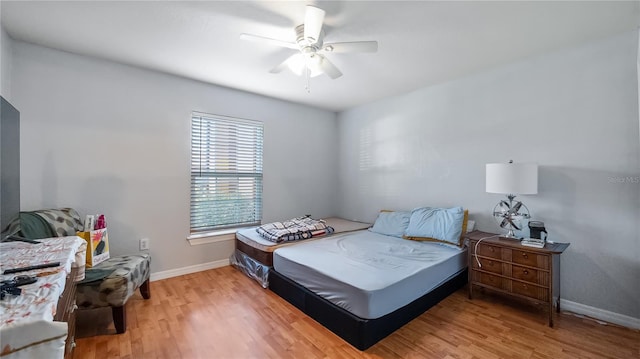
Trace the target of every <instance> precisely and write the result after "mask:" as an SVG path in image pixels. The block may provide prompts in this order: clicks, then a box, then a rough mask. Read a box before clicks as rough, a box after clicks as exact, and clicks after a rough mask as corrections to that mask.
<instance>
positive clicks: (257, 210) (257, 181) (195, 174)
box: [187, 111, 264, 244]
mask: <svg viewBox="0 0 640 359" xmlns="http://www.w3.org/2000/svg"><path fill="white" fill-rule="evenodd" d="M196 121H200V124H202V122H205V121H208V122H210V123H212V124H211V125H210V126H212V127H213V126H215V124H216V121H217V122H218V124H219V125H221V126H223V127H227V131H229V130H228V128H229V127H233V126H234V125H237V126H238V127H237V128H236V130H240V129H241V128H240V126H242V125H244V126H249V128H251V127H254V128H253V129H249V130H245V131H249V133H250V134H254V133H255V134H256V135H258V138H256V139H254V140H251V141H247V142H246V143H244V144H245V146H246V147H247V148H250V151H249V152H251V151H253V152H255V154H254V157H253V162H254V163H253V164H252V166H253V167H254V171H246V170H244V171H243V170H242V169H238V168H236V169H235V171H230V170H229V169H227V170H223V171H217V172H216V171H215V170H214V171H209V172H208V173H209V175H208V176H203V168H202V162H203V160H202V158H203V155H202V153H203V152H204V151H203V150H202V149H203V148H204V147H207V148H208V149H209V150H213V148H215V147H216V144H215V143H213V144H210V145H207V146H205V145H203V142H206V141H203V140H202V138H200V139H198V140H196V139H195V138H194V137H196V136H200V137H201V136H202V134H203V132H202V131H203V127H201V128H200V130H198V131H196V129H195V126H196V124H195V122H196ZM209 131H210V130H209ZM229 132H231V131H229ZM223 136H224V134H223ZM217 140H218V141H220V139H219V138H218V139H217ZM194 141H197V142H194ZM207 141H216V138H215V136H211V137H208V138H207ZM196 144H199V147H198V148H196V146H194V145H196ZM242 144H243V143H242V142H237V139H236V142H234V143H233V147H232V149H231V152H234V153H236V154H237V150H238V148H239V147H242ZM247 145H248V146H247ZM189 147H190V152H189V177H190V180H189V182H190V184H189V236H188V237H187V239H188V240H190V242H191V244H194V243H193V242H194V240H195V241H202V239H204V238H206V237H212V236H223V235H224V236H225V237H228V235H229V234H231V235H233V233H235V231H236V230H237V229H238V228H245V227H250V226H255V225H260V224H261V223H262V200H263V179H264V169H263V163H264V123H263V122H262V121H257V120H249V119H243V118H237V117H231V116H223V115H216V114H210V113H204V112H199V111H192V113H191V119H190V143H189ZM227 150H229V149H228V148H227ZM218 151H220V149H218ZM196 152H199V156H200V157H199V159H198V161H197V162H196V161H195V159H196V156H197V155H196V154H195V153H196ZM223 152H225V151H223ZM230 162H232V163H233V164H234V166H236V167H237V165H238V164H240V165H243V164H244V165H246V164H248V163H250V162H251V161H249V162H246V161H242V160H241V159H238V158H233V160H231V161H230ZM196 163H197V164H199V165H200V170H199V171H196V170H194V166H197V164H196ZM213 167H215V164H214V165H213ZM216 173H218V174H219V175H218V176H216ZM234 174H237V176H234ZM198 178H200V183H201V184H202V183H203V182H204V184H202V185H203V186H205V187H206V186H209V185H212V186H214V187H215V186H217V185H218V184H217V183H216V182H215V180H214V181H213V182H208V181H207V180H203V178H218V179H220V178H223V179H224V178H226V179H227V180H228V181H229V180H231V181H230V182H232V179H234V178H235V179H236V180H237V181H238V182H236V186H237V187H234V191H233V192H232V193H235V194H236V195H237V194H238V192H237V191H238V190H239V189H240V186H241V182H242V179H245V180H246V179H254V183H253V184H252V186H253V187H254V188H253V189H252V191H251V192H250V193H252V195H253V197H250V201H253V203H254V204H253V211H254V214H255V217H254V219H255V220H254V221H248V222H236V223H229V224H221V225H215V224H213V223H210V224H212V225H211V226H208V227H204V226H195V227H194V222H195V221H194V214H195V215H198V213H200V214H203V213H206V211H207V210H206V209H205V210H201V211H197V210H195V211H194V204H196V202H197V201H194V198H195V197H196V196H197V195H198V193H197V191H196V187H197V182H198ZM223 186H224V185H223ZM248 188H251V185H250V186H249V187H248ZM212 197H213V196H212ZM236 200H237V201H238V199H236ZM212 201H215V199H213V200H212ZM235 205H236V206H237V205H238V203H236V204H235ZM205 222H206V221H205ZM205 224H206V223H205ZM223 240H226V239H223ZM206 242H208V241H205V243H206Z"/></svg>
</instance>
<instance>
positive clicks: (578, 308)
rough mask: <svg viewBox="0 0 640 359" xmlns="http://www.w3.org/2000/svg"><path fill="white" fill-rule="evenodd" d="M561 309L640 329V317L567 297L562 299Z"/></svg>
mask: <svg viewBox="0 0 640 359" xmlns="http://www.w3.org/2000/svg"><path fill="white" fill-rule="evenodd" d="M560 309H562V311H568V312H573V313H576V314H581V315H586V316H588V317H591V318H593V319H597V320H601V321H604V322H609V323H613V324H618V325H622V326H623V327H627V328H633V329H640V318H634V317H630V316H628V315H624V314H618V313H614V312H610V311H608V310H604V309H600V308H595V307H590V306H588V305H584V304H580V303H576V302H572V301H569V300H566V299H560Z"/></svg>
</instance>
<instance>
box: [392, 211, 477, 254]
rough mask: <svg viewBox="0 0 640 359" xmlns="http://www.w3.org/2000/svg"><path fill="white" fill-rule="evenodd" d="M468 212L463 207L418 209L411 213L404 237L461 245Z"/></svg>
mask: <svg viewBox="0 0 640 359" xmlns="http://www.w3.org/2000/svg"><path fill="white" fill-rule="evenodd" d="M465 217H466V212H465V210H464V209H463V208H462V207H453V208H432V207H423V208H416V209H414V210H413V211H411V217H410V219H409V226H407V230H406V231H405V235H404V237H405V238H407V239H413V240H424V241H429V240H437V241H443V242H446V243H450V244H454V245H457V246H460V245H461V239H460V238H461V236H462V230H463V223H464V222H465Z"/></svg>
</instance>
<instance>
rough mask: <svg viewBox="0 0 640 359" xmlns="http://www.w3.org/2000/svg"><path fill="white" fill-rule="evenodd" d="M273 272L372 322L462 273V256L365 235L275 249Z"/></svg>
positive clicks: (432, 245)
mask: <svg viewBox="0 0 640 359" xmlns="http://www.w3.org/2000/svg"><path fill="white" fill-rule="evenodd" d="M273 265H274V269H275V270H276V272H278V273H280V274H282V275H284V276H285V277H287V278H289V279H291V280H293V281H295V282H297V283H299V284H300V285H302V286H304V287H305V288H307V289H309V290H310V291H311V292H314V293H315V294H317V295H319V296H320V297H322V298H325V299H327V300H328V301H330V302H331V303H333V304H335V305H337V306H339V307H341V308H344V309H345V310H347V311H349V312H351V313H352V314H354V315H356V316H358V317H360V318H364V319H375V318H379V317H382V316H384V315H385V314H388V313H391V312H393V311H394V310H396V309H398V308H401V307H403V306H405V305H407V304H409V303H411V302H412V301H414V300H415V299H417V298H419V297H421V296H423V295H425V294H426V293H428V292H430V291H431V290H432V289H434V288H436V287H437V286H438V285H440V284H441V283H443V282H445V281H447V280H448V279H449V278H452V277H454V276H455V275H457V274H458V273H460V272H461V271H464V270H465V268H466V267H467V250H466V249H458V248H452V247H450V246H444V245H440V244H437V243H432V242H417V241H410V240H405V239H401V238H397V237H390V236H385V235H381V234H377V233H373V232H370V231H357V232H351V233H345V234H340V235H335V236H332V237H330V238H326V239H325V240H322V241H310V242H305V243H300V244H298V245H296V246H287V247H281V248H278V249H277V250H276V251H274V254H273Z"/></svg>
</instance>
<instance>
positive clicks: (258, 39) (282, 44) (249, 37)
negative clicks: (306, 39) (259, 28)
mask: <svg viewBox="0 0 640 359" xmlns="http://www.w3.org/2000/svg"><path fill="white" fill-rule="evenodd" d="M240 39H241V40H248V41H255V42H261V43H264V44H269V45H274V46H280V47H286V48H288V49H294V50H299V49H300V48H299V47H298V44H296V43H293V42H286V41H282V40H276V39H272V38H270V37H264V36H258V35H251V34H240Z"/></svg>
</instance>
